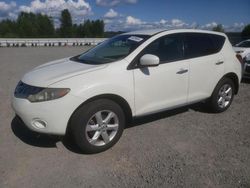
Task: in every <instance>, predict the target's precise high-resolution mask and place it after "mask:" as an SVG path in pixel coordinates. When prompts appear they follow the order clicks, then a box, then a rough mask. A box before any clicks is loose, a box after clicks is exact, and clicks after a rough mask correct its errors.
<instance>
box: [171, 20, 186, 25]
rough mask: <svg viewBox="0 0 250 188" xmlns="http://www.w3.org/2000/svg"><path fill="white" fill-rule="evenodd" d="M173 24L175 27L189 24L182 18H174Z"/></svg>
mask: <svg viewBox="0 0 250 188" xmlns="http://www.w3.org/2000/svg"><path fill="white" fill-rule="evenodd" d="M171 24H172V26H173V27H183V26H185V25H187V24H186V23H185V22H183V21H182V20H179V19H172V20H171Z"/></svg>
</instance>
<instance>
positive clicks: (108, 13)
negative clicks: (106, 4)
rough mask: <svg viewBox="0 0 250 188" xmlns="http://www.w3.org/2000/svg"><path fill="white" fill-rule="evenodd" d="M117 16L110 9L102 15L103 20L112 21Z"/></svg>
mask: <svg viewBox="0 0 250 188" xmlns="http://www.w3.org/2000/svg"><path fill="white" fill-rule="evenodd" d="M118 15H119V14H118V13H117V12H116V11H114V10H113V9H112V8H111V9H109V11H108V12H107V13H106V14H105V15H104V18H109V19H113V18H115V17H117V16H118Z"/></svg>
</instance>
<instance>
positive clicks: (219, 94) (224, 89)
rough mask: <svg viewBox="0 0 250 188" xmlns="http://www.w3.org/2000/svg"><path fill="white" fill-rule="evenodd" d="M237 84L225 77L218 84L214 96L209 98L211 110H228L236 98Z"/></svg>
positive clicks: (215, 111)
mask: <svg viewBox="0 0 250 188" xmlns="http://www.w3.org/2000/svg"><path fill="white" fill-rule="evenodd" d="M234 94H235V85H234V82H233V81H232V80H231V79H230V78H223V79H222V80H220V81H219V83H218V84H217V85H216V87H215V89H214V91H213V93H212V96H211V97H210V99H209V100H208V106H209V107H210V111H211V112H214V113H221V112H224V111H226V110H227V109H228V108H229V107H230V105H231V103H232V101H233V98H234Z"/></svg>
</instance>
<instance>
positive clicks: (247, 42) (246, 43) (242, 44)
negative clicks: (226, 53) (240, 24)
mask: <svg viewBox="0 0 250 188" xmlns="http://www.w3.org/2000/svg"><path fill="white" fill-rule="evenodd" d="M237 46H238V47H243V48H249V47H250V41H244V42H241V43H240V44H239V45H237Z"/></svg>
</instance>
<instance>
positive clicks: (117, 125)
mask: <svg viewBox="0 0 250 188" xmlns="http://www.w3.org/2000/svg"><path fill="white" fill-rule="evenodd" d="M70 126H71V129H72V135H73V137H74V140H75V142H76V144H77V145H78V146H79V148H80V149H81V150H82V151H83V152H85V153H98V152H102V151H104V150H107V149H108V148H110V147H112V146H113V145H114V144H115V143H116V142H117V141H118V140H119V138H120V137H121V135H122V132H123V129H124V126H125V116H124V113H123V110H122V109H121V107H120V106H119V105H118V104H117V103H115V102H113V101H111V100H108V99H99V100H96V101H93V102H89V103H87V104H85V105H83V106H81V107H80V108H79V109H78V110H77V111H76V112H75V113H74V114H73V116H72V118H71V125H70Z"/></svg>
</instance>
